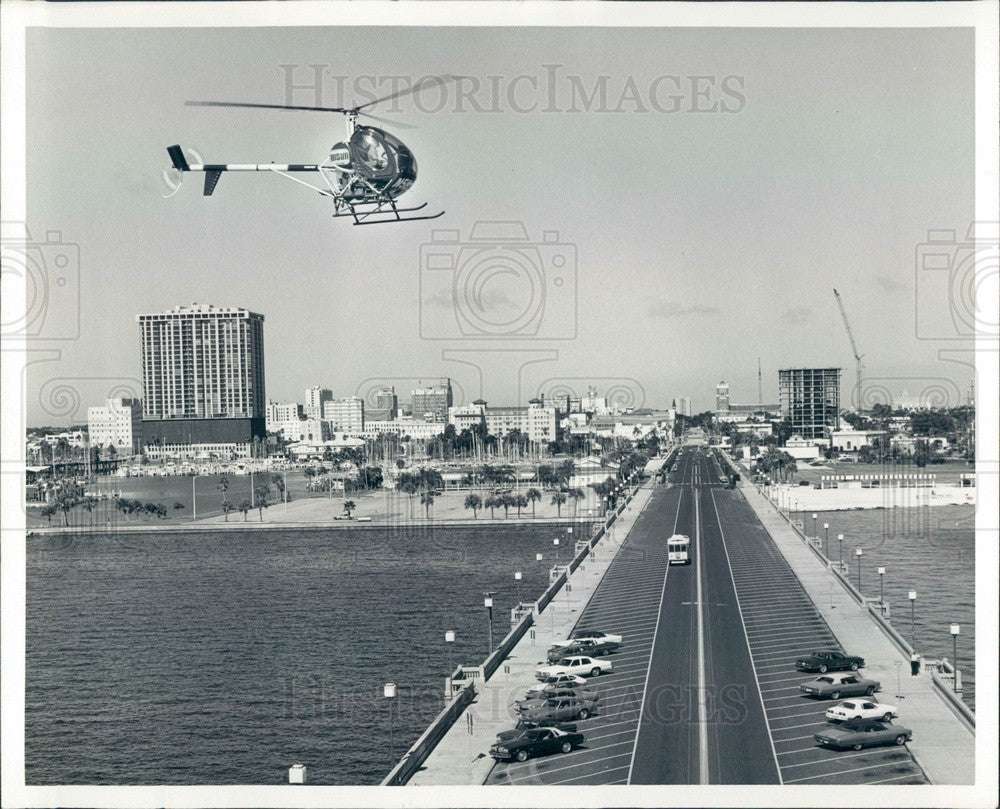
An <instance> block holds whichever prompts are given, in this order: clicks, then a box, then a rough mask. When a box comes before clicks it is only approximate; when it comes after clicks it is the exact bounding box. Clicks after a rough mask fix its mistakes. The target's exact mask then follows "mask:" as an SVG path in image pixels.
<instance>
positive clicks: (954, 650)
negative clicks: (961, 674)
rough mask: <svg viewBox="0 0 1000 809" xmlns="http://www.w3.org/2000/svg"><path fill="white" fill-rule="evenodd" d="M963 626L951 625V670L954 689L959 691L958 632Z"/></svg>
mask: <svg viewBox="0 0 1000 809" xmlns="http://www.w3.org/2000/svg"><path fill="white" fill-rule="evenodd" d="M960 631H961V628H960V627H959V625H958V624H952V625H951V671H952V674H953V675H954V679H953V680H952V690H953V691H954V692H955V693H956V694H957V693H958V634H959V632H960Z"/></svg>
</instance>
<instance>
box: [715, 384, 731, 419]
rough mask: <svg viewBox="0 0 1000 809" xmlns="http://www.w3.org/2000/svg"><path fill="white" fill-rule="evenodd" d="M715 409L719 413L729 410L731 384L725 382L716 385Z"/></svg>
mask: <svg viewBox="0 0 1000 809" xmlns="http://www.w3.org/2000/svg"><path fill="white" fill-rule="evenodd" d="M715 410H716V412H717V413H727V412H729V385H727V384H726V383H725V382H720V383H719V384H718V385H716V386H715Z"/></svg>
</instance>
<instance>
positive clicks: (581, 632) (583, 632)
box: [552, 629, 625, 646]
mask: <svg viewBox="0 0 1000 809" xmlns="http://www.w3.org/2000/svg"><path fill="white" fill-rule="evenodd" d="M581 640H592V641H595V642H597V643H602V642H603V643H624V642H625V641H624V639H623V638H622V636H621V635H612V634H611V633H610V632H601V630H599V629H578V630H576V631H575V632H574V633H573V634H571V635H570V636H569V637H568V638H567V639H566V640H557V641H556V642H555V643H553V644H552V645H553V646H572V645H573V644H574V643H576V642H578V641H581Z"/></svg>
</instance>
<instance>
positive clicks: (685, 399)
mask: <svg viewBox="0 0 1000 809" xmlns="http://www.w3.org/2000/svg"><path fill="white" fill-rule="evenodd" d="M674 410H676V411H677V415H678V416H687V417H688V418H691V416H692V415H693V414H692V413H691V397H690V396H678V397H677V398H676V399H674Z"/></svg>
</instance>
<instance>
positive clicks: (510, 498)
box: [498, 492, 514, 520]
mask: <svg viewBox="0 0 1000 809" xmlns="http://www.w3.org/2000/svg"><path fill="white" fill-rule="evenodd" d="M499 500H500V502H499V504H498V505H501V506H503V518H504V519H505V520H506V519H507V514H508V512H509V509H510V507H511V506H512V505H514V495H512V494H511V493H510V492H505V493H504V494H501V495H500V497H499Z"/></svg>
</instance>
